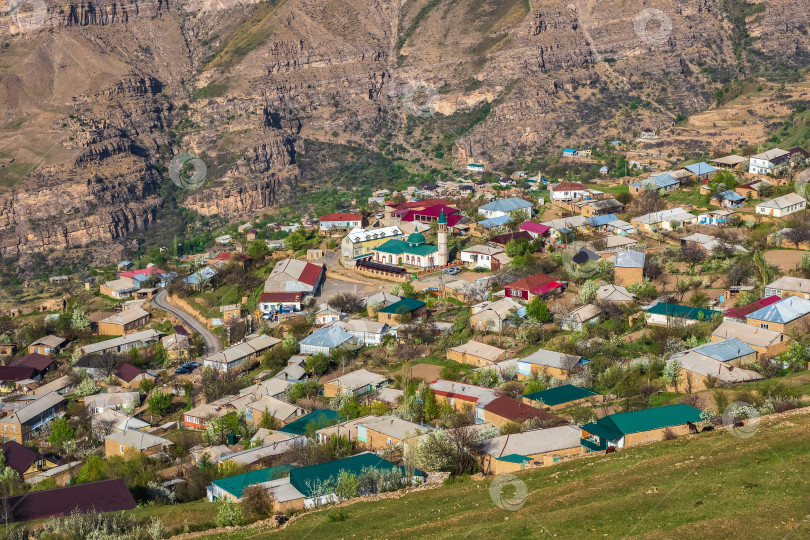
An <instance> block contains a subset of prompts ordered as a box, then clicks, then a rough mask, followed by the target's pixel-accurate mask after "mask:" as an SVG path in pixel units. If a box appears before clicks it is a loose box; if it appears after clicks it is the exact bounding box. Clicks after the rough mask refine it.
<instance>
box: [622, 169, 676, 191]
mask: <svg viewBox="0 0 810 540" xmlns="http://www.w3.org/2000/svg"><path fill="white" fill-rule="evenodd" d="M680 185H681V182H680V180H678V179H677V178H675V177H674V176H672V175H671V174H669V173H662V174H658V175H656V176H652V177H650V178H647V179H645V180H639V181H638V182H633V183H632V184H630V186H629V189H630V194H631V195H634V196H635V195H638V194H639V193H641V190H643V189H655V190H657V191H658V193H660V194H661V195H666V194H667V193H671V192H673V191H676V190H677V189H678V188H679V187H680Z"/></svg>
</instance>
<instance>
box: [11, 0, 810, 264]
mask: <svg viewBox="0 0 810 540" xmlns="http://www.w3.org/2000/svg"><path fill="white" fill-rule="evenodd" d="M11 6H12V9H11V10H10V11H9V12H6V13H0V16H2V18H0V51H2V52H0V57H1V58H2V61H1V62H0V190H1V191H0V255H2V256H17V255H20V254H24V253H31V252H34V251H47V250H52V249H59V250H61V249H63V248H65V247H71V246H93V245H94V243H95V242H103V243H104V244H105V245H108V244H110V243H111V242H113V243H118V244H122V243H123V242H125V241H126V238H127V236H128V235H130V234H131V233H133V232H135V231H140V230H144V229H145V228H148V227H150V226H152V225H153V224H154V223H155V220H156V218H157V216H158V214H159V211H160V208H161V206H162V204H163V202H164V199H165V193H164V192H165V190H164V189H163V188H164V186H163V184H165V183H166V182H169V181H170V180H169V178H168V177H169V175H168V168H169V166H170V163H171V159H172V157H173V156H175V155H176V154H178V153H180V152H183V153H188V154H190V155H193V156H198V157H200V159H202V161H203V162H204V163H205V165H206V168H207V173H206V175H205V181H204V183H203V184H202V187H201V188H200V189H197V190H195V191H188V192H185V193H183V194H182V195H181V199H182V200H181V204H183V205H184V206H186V207H187V208H190V209H192V210H195V211H197V212H198V213H200V214H202V215H213V214H224V215H232V214H247V213H255V212H259V211H262V210H263V209H266V208H268V207H271V206H272V205H273V204H276V203H278V202H279V201H283V200H289V199H290V198H291V197H294V196H295V194H296V193H297V192H300V190H302V189H312V188H317V186H316V185H313V175H312V174H310V173H309V171H306V170H301V167H299V164H298V160H297V159H296V155H297V154H298V155H300V153H302V152H305V151H306V145H305V144H304V140H305V139H312V140H322V141H328V142H331V143H349V142H350V143H353V144H361V145H364V146H366V147H368V148H377V147H378V144H380V142H381V141H383V143H384V144H388V143H396V144H397V145H401V146H399V147H398V148H399V152H400V153H401V155H402V157H406V158H408V159H415V158H417V157H420V158H423V159H428V158H429V156H430V155H431V154H430V153H429V152H428V151H429V150H430V149H431V148H432V147H433V148H435V145H436V144H439V146H440V147H441V146H442V145H444V147H445V150H446V152H445V153H446V155H448V156H449V155H451V154H452V156H453V157H454V158H455V159H456V160H457V161H458V162H459V163H465V162H466V161H467V160H476V161H485V162H487V163H489V164H491V165H497V164H503V163H505V162H507V161H509V160H512V159H516V158H522V157H529V158H530V157H532V156H534V155H537V154H538V153H542V152H550V151H553V150H555V149H556V148H558V147H559V146H562V145H565V144H574V143H577V142H588V141H601V140H603V138H604V137H608V136H610V137H616V136H625V137H630V136H632V134H633V132H634V131H638V130H639V129H640V128H641V126H642V125H652V126H655V127H659V128H661V127H667V126H670V125H672V124H673V123H674V119H675V117H676V115H677V114H685V113H690V112H696V111H701V110H704V109H706V108H708V107H710V106H711V105H712V103H713V99H714V97H713V92H714V90H715V89H716V88H717V87H718V86H721V85H723V84H725V83H727V82H729V81H731V80H732V79H734V78H740V77H744V76H747V75H750V74H751V73H755V72H759V71H762V70H775V69H785V68H792V67H795V66H803V65H806V63H807V58H808V55H810V37H808V29H810V12H808V10H806V9H803V7H802V2H799V1H798V0H768V1H766V2H764V3H762V4H747V3H745V2H741V1H739V0H683V1H675V0H648V1H646V2H644V3H641V4H639V3H637V2H630V1H629V0H604V1H600V2H597V1H596V0H576V1H574V2H563V1H561V0H531V1H527V0H502V1H495V0H464V1H457V0H405V1H404V2H401V3H400V2H388V1H384V0H371V1H365V2H355V1H354V0H342V1H340V2H338V1H335V0H326V1H322V0H321V1H315V0H275V1H273V2H257V3H254V2H239V1H234V0H180V1H176V0H175V1H169V0H150V1H137V0H130V1H124V2H118V1H101V2H95V1H89V2H83V3H62V2H57V3H52V2H50V1H49V0H36V1H33V0H29V2H28V3H25V4H22V5H18V4H14V3H12V4H11ZM631 102H632V103H633V105H631ZM639 104H641V106H640V107H639ZM462 118H463V120H464V121H463V122H462V121H461V120H459V119H462ZM403 153H404V154H403ZM335 159H339V156H336V157H335ZM315 181H317V178H316V179H315ZM101 251H103V252H104V253H111V251H110V250H107V249H105V250H101ZM113 252H114V251H113ZM104 253H100V254H99V256H103V255H104ZM110 256H112V255H110Z"/></svg>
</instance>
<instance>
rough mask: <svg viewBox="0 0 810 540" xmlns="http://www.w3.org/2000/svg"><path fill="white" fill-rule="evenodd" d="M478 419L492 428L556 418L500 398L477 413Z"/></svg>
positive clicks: (523, 404) (508, 398) (530, 407)
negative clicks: (512, 423)
mask: <svg viewBox="0 0 810 540" xmlns="http://www.w3.org/2000/svg"><path fill="white" fill-rule="evenodd" d="M477 413H478V416H479V418H481V419H483V421H484V422H485V423H490V424H492V425H493V426H496V427H497V426H502V425H504V424H507V423H509V422H515V423H518V424H522V423H523V422H525V421H526V420H529V419H532V418H540V419H542V420H552V419H554V418H556V417H555V416H554V415H553V414H551V413H550V412H547V411H544V410H542V409H538V408H537V407H532V406H531V405H527V404H525V403H521V402H520V401H517V400H515V399H512V398H510V397H506V396H501V397H499V398H495V399H494V400H492V401H490V402H489V403H487V404H486V405H484V406H482V407H480V408H479V411H477Z"/></svg>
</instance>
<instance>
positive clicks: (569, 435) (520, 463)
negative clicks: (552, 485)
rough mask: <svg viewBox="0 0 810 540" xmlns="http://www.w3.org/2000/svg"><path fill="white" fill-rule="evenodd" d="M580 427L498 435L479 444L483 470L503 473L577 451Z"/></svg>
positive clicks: (555, 461) (548, 461)
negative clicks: (481, 452)
mask: <svg viewBox="0 0 810 540" xmlns="http://www.w3.org/2000/svg"><path fill="white" fill-rule="evenodd" d="M580 448H581V443H580V429H579V427H577V426H559V427H553V428H548V429H532V430H529V431H524V432H521V433H513V434H510V435H501V436H499V437H494V438H492V439H487V440H485V441H484V442H483V443H482V444H481V449H482V451H483V454H484V455H483V464H482V468H483V470H484V472H485V473H486V474H507V473H514V472H517V471H521V470H524V469H527V468H531V467H540V466H547V465H552V464H554V463H557V462H558V461H561V460H563V459H565V458H566V457H567V456H573V455H578V454H579V453H580V451H581V450H580Z"/></svg>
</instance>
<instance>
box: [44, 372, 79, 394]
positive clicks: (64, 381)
mask: <svg viewBox="0 0 810 540" xmlns="http://www.w3.org/2000/svg"><path fill="white" fill-rule="evenodd" d="M74 391H75V385H74V383H72V382H71V381H70V376H69V375H63V376H62V377H59V378H58V379H54V380H52V381H51V382H49V383H46V384H43V385H40V386H38V387H37V388H35V389H34V395H35V396H44V395H46V394H50V393H51V392H55V393H57V394H59V395H60V396H64V395H67V394H72V393H73V392H74Z"/></svg>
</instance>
